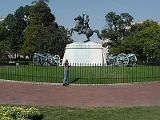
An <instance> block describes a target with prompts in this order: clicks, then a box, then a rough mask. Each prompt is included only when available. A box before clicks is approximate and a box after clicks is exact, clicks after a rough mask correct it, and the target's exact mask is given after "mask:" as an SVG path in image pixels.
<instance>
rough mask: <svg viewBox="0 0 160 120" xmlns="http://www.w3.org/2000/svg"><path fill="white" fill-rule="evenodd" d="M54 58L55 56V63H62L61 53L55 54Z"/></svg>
mask: <svg viewBox="0 0 160 120" xmlns="http://www.w3.org/2000/svg"><path fill="white" fill-rule="evenodd" d="M54 58H55V60H54V62H55V65H60V60H61V59H60V56H59V55H55V56H54Z"/></svg>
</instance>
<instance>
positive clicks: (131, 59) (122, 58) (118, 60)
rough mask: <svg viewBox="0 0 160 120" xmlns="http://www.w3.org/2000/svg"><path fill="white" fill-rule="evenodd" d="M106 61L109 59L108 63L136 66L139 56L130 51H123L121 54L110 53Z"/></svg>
mask: <svg viewBox="0 0 160 120" xmlns="http://www.w3.org/2000/svg"><path fill="white" fill-rule="evenodd" d="M106 61H107V65H114V66H127V65H131V66H134V65H135V64H136V62H137V57H136V56H135V54H133V53H129V54H125V53H121V54H118V55H117V56H112V55H109V56H108V57H107V59H106Z"/></svg>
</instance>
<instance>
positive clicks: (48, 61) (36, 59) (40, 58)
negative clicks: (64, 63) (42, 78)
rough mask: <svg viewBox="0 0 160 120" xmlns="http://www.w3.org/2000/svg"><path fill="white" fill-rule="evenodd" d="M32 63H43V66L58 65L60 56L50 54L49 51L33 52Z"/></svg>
mask: <svg viewBox="0 0 160 120" xmlns="http://www.w3.org/2000/svg"><path fill="white" fill-rule="evenodd" d="M33 64H34V65H43V66H54V65H55V66H58V65H60V56H59V55H54V56H53V55H51V54H49V53H44V54H41V53H34V56H33Z"/></svg>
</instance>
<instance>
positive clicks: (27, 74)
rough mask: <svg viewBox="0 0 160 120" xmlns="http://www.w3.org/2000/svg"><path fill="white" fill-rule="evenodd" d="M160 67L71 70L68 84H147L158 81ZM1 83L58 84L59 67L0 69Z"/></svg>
mask: <svg viewBox="0 0 160 120" xmlns="http://www.w3.org/2000/svg"><path fill="white" fill-rule="evenodd" d="M159 73H160V66H146V65H136V66H134V67H116V66H108V67H107V66H72V67H71V68H70V71H69V82H70V83H73V84H113V83H130V82H149V81H159V80H160V74H159ZM0 79H8V80H17V81H31V82H49V83H61V82H62V80H63V67H62V66H35V65H32V64H30V65H19V66H3V67H2V66H1V67H0Z"/></svg>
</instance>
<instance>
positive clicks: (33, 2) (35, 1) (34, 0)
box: [32, 0, 49, 4]
mask: <svg viewBox="0 0 160 120" xmlns="http://www.w3.org/2000/svg"><path fill="white" fill-rule="evenodd" d="M40 1H42V2H47V3H49V0H33V1H32V4H36V3H38V2H40Z"/></svg>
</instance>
